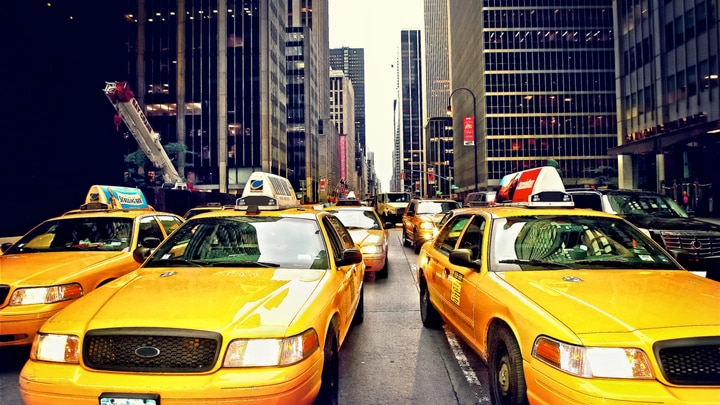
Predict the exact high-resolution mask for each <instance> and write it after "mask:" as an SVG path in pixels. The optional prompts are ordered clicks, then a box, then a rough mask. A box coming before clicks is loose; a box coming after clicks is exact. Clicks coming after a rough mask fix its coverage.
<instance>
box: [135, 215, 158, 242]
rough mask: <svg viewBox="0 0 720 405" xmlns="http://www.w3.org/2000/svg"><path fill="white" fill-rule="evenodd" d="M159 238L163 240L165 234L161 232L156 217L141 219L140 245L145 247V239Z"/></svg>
mask: <svg viewBox="0 0 720 405" xmlns="http://www.w3.org/2000/svg"><path fill="white" fill-rule="evenodd" d="M149 237H150V238H158V239H160V240H163V233H162V231H161V230H160V225H158V223H157V221H156V220H155V217H143V218H140V228H139V231H138V241H139V244H140V245H143V241H144V240H145V238H149Z"/></svg>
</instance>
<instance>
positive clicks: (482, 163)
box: [448, 0, 617, 193]
mask: <svg viewBox="0 0 720 405" xmlns="http://www.w3.org/2000/svg"><path fill="white" fill-rule="evenodd" d="M448 11H449V21H450V60H451V83H452V85H451V89H452V90H453V91H455V90H457V89H459V88H466V89H468V90H469V92H470V93H472V94H468V93H467V92H457V93H451V94H453V95H452V106H453V113H454V121H453V122H454V129H455V131H454V132H455V134H454V139H455V145H457V146H456V148H455V169H456V170H455V176H456V180H457V184H458V185H459V186H460V190H459V191H460V192H462V193H466V192H468V191H472V190H474V189H479V188H493V187H496V186H497V185H498V183H499V181H500V179H501V178H502V177H503V176H504V175H506V174H507V173H510V172H514V171H518V170H522V169H526V168H530V167H536V166H540V165H545V164H547V162H549V161H553V162H556V163H557V165H558V168H559V170H560V171H561V173H562V175H563V177H564V181H565V182H566V184H568V185H584V184H596V185H598V184H600V182H604V183H613V182H616V176H617V160H616V158H615V157H614V156H611V155H610V154H609V152H608V150H609V149H610V148H613V147H615V146H617V122H616V105H615V55H614V37H613V12H612V3H611V1H610V0H588V1H583V2H577V1H574V0H559V1H552V2H551V1H539V0H535V1H532V0H521V1H516V2H512V4H511V5H508V2H507V1H499V0H483V1H475V0H455V1H452V2H449V8H448ZM471 95H472V97H471ZM473 100H476V105H475V106H473V104H472V103H473ZM474 109H476V114H475V115H476V117H474V118H475V120H474V121H475V131H476V138H477V139H476V142H474V144H473V142H468V139H464V138H463V131H462V125H463V121H465V119H467V117H472V116H473V110H474ZM464 141H465V142H464ZM475 148H477V149H475ZM475 156H477V159H475ZM476 164H477V165H479V166H478V167H475V165H476ZM475 178H478V182H477V184H475Z"/></svg>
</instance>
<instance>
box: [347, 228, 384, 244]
mask: <svg viewBox="0 0 720 405" xmlns="http://www.w3.org/2000/svg"><path fill="white" fill-rule="evenodd" d="M349 232H350V236H352V238H353V242H355V243H357V244H358V245H360V246H363V245H365V244H370V245H377V244H378V241H379V240H381V239H378V238H381V237H382V233H383V231H381V230H376V229H350V230H349ZM371 235H373V236H375V238H370V239H373V240H374V242H372V243H366V242H368V241H367V240H366V239H368V237H369V236H371Z"/></svg>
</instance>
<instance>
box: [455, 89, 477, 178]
mask: <svg viewBox="0 0 720 405" xmlns="http://www.w3.org/2000/svg"><path fill="white" fill-rule="evenodd" d="M459 90H465V91H467V92H468V93H470V95H471V96H472V104H473V149H474V152H475V162H474V164H475V187H474V189H475V191H478V182H479V181H478V158H477V106H476V99H475V93H473V91H472V90H470V89H468V88H467V87H458V88H457V89H455V90H453V91H452V93H450V95H449V96H448V105H447V113H448V115H450V116H452V107H451V106H450V99H451V98H452V96H453V94H455V93H456V92H457V91H459Z"/></svg>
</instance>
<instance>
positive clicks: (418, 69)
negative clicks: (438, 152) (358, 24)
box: [398, 30, 426, 194]
mask: <svg viewBox="0 0 720 405" xmlns="http://www.w3.org/2000/svg"><path fill="white" fill-rule="evenodd" d="M399 56H400V65H399V79H400V88H399V95H398V98H399V100H400V111H399V114H400V115H399V116H400V120H399V125H400V147H401V151H400V156H401V157H402V161H401V162H399V163H400V168H401V171H402V173H404V176H402V177H403V179H404V180H402V181H401V182H402V183H403V190H408V191H411V192H415V193H418V194H421V193H422V191H423V189H422V185H423V179H424V173H425V172H426V168H425V156H424V153H425V149H424V148H425V145H424V140H423V125H422V120H423V112H422V108H423V100H422V93H423V92H422V52H421V46H420V31H419V30H403V31H401V32H400V52H399Z"/></svg>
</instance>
